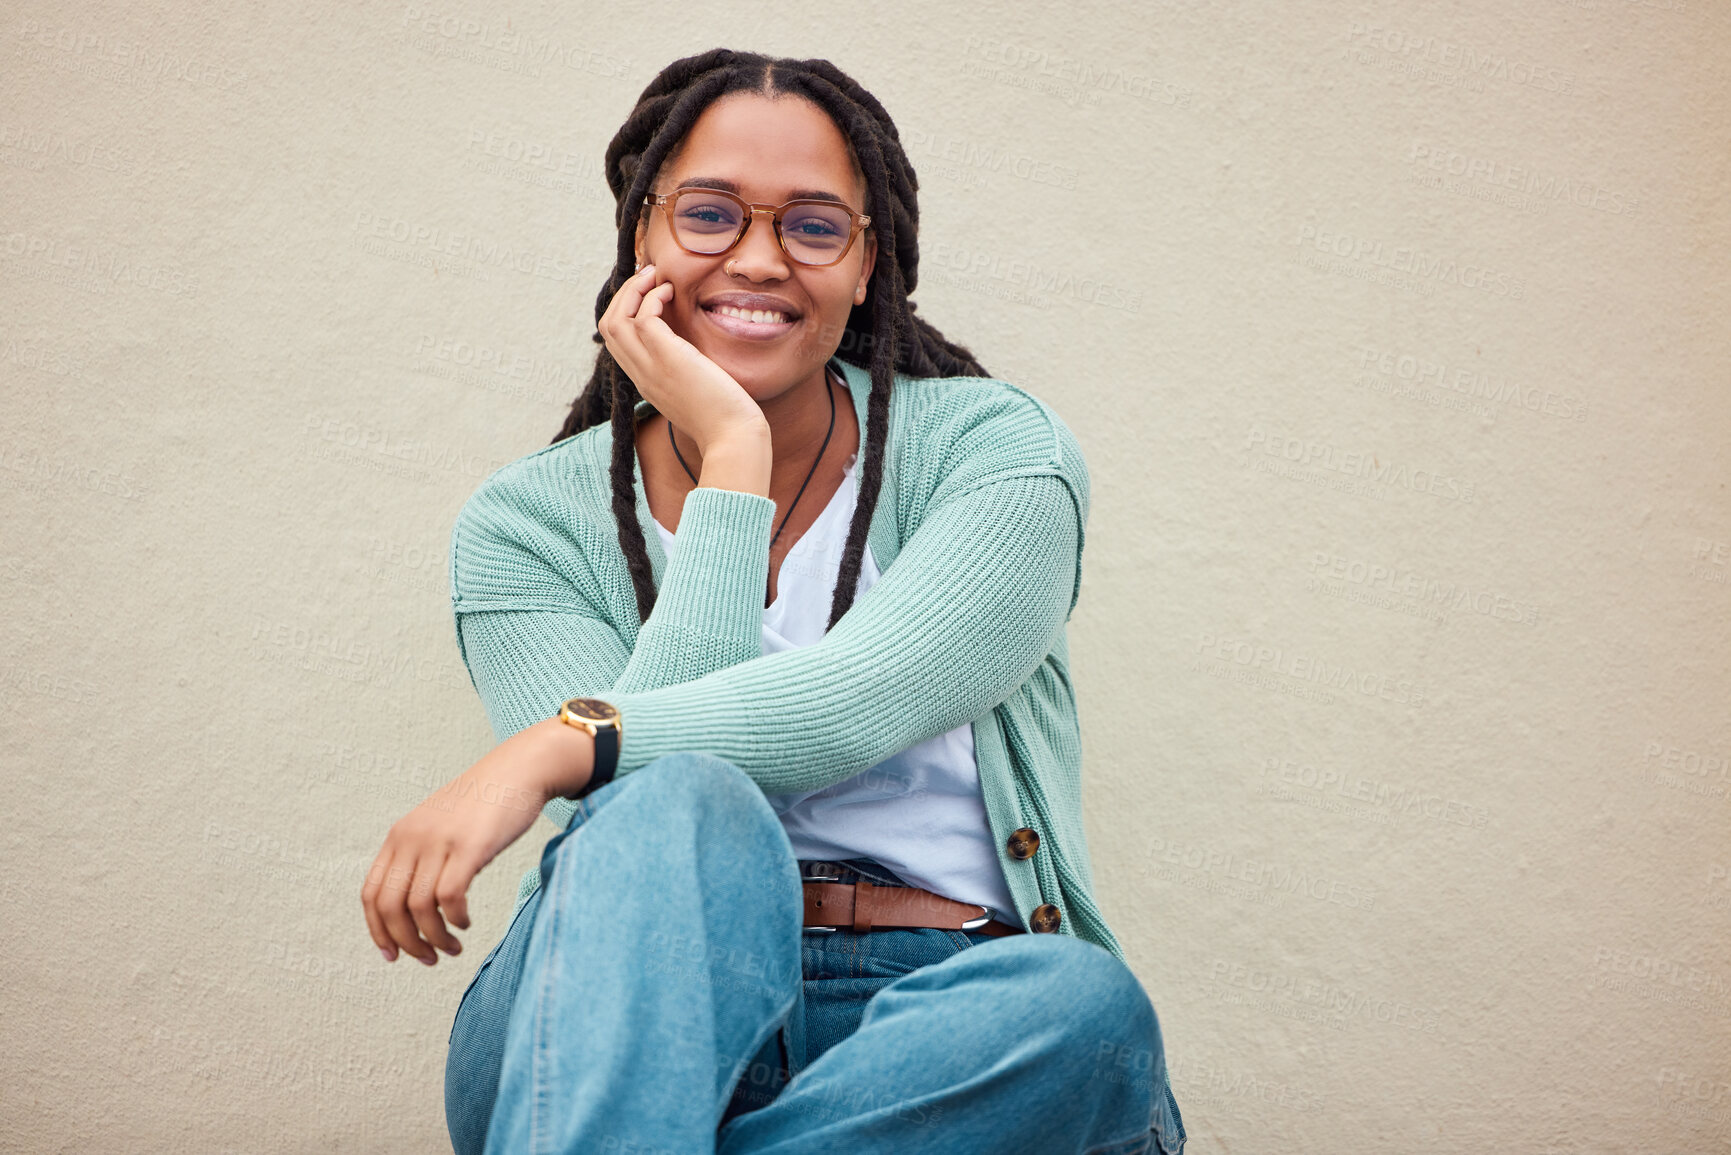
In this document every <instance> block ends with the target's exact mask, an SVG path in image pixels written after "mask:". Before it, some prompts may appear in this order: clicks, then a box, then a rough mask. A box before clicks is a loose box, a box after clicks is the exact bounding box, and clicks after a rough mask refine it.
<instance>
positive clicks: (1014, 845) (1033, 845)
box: [1004, 826, 1040, 858]
mask: <svg viewBox="0 0 1731 1155" xmlns="http://www.w3.org/2000/svg"><path fill="white" fill-rule="evenodd" d="M1004 845H1005V848H1006V849H1008V850H1009V852H1010V857H1011V858H1032V857H1034V851H1036V850H1038V849H1040V835H1039V832H1038V831H1036V830H1035V829H1034V828H1033V827H1031V826H1023V827H1019V828H1018V829H1015V830H1012V831H1010V840H1009V841H1008V842H1006V843H1005V844H1004Z"/></svg>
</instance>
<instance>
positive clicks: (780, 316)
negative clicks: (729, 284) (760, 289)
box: [714, 305, 787, 325]
mask: <svg viewBox="0 0 1731 1155" xmlns="http://www.w3.org/2000/svg"><path fill="white" fill-rule="evenodd" d="M714 311H715V312H717V313H720V314H721V315H722V316H724V317H738V318H739V319H740V320H742V321H752V322H754V323H756V324H759V325H784V324H786V323H787V314H786V313H772V312H770V311H769V310H768V309H736V308H734V307H733V306H732V305H717V306H715V310H714Z"/></svg>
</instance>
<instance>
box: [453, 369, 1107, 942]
mask: <svg viewBox="0 0 1731 1155" xmlns="http://www.w3.org/2000/svg"><path fill="white" fill-rule="evenodd" d="M831 363H832V364H833V365H834V366H835V367H836V369H837V370H838V371H839V372H841V373H843V374H844V375H845V376H846V378H847V381H848V385H849V388H850V390H851V391H852V394H853V397H854V406H855V408H856V410H857V412H858V416H859V427H860V429H861V431H862V434H863V431H864V429H865V427H866V398H867V396H868V394H869V391H870V389H871V376H870V374H869V373H867V372H866V371H865V370H863V369H861V368H859V367H857V366H855V365H851V364H848V363H847V362H845V361H842V360H840V359H839V358H838V359H835V360H833V361H832V362H831ZM647 409H648V406H647V403H644V404H641V405H640V406H639V412H640V413H641V412H645V411H647ZM611 445H612V429H611V426H610V425H609V424H601V425H596V426H592V427H591V428H589V429H586V430H584V431H583V432H581V433H579V434H577V435H576V436H574V437H569V438H566V439H565V440H563V441H559V442H556V443H554V444H552V445H549V446H547V447H546V448H544V449H540V450H537V451H536V452H534V453H530V454H528V455H527V456H525V457H522V458H519V459H518V460H516V461H514V462H512V463H510V464H509V465H506V466H504V467H502V468H500V469H499V470H497V471H495V472H494V473H493V474H491V475H490V476H489V477H488V478H487V479H486V480H485V481H483V482H482V483H481V485H480V487H479V488H478V489H477V490H476V491H475V493H474V494H473V495H472V496H471V497H470V498H469V500H468V502H467V503H466V504H465V505H464V506H463V509H462V511H461V512H460V513H459V514H458V516H457V521H456V525H455V527H454V528H453V530H452V533H451V554H450V577H451V608H452V610H453V612H454V614H455V616H456V622H457V643H458V647H459V649H460V650H461V651H462V656H463V662H464V664H465V665H466V666H467V668H468V671H469V676H470V680H471V681H472V682H473V684H474V686H475V690H476V692H477V693H478V694H479V695H480V696H481V701H482V703H483V705H484V706H485V708H486V711H487V717H488V720H489V721H490V722H491V723H492V726H493V730H494V732H495V733H496V734H497V735H498V737H499V739H500V740H501V741H503V740H504V739H505V738H507V737H509V736H510V735H512V734H514V733H516V732H517V731H518V730H520V729H522V728H523V727H525V726H528V725H530V724H532V723H534V722H538V721H540V720H542V719H543V718H548V717H551V716H552V715H553V714H554V713H555V712H556V711H557V709H558V707H559V703H560V702H562V701H564V700H565V699H566V698H569V697H573V696H576V695H586V696H593V697H599V698H605V699H606V700H607V701H609V702H611V703H613V704H614V705H615V706H617V707H618V708H619V711H620V713H621V715H622V726H623V735H622V738H623V740H622V742H621V744H620V754H619V766H618V770H617V771H616V774H617V776H618V777H621V778H623V777H624V776H625V775H628V774H630V773H631V772H632V771H634V770H638V769H640V768H642V767H643V766H644V765H646V764H648V763H649V762H651V761H653V760H654V759H656V758H659V757H661V756H663V755H666V754H673V753H676V752H680V751H688V750H692V751H703V752H706V753H709V754H713V755H717V756H719V757H722V758H725V759H727V760H728V761H730V762H732V763H733V764H735V765H736V766H738V767H739V768H740V769H741V770H743V771H744V772H745V773H746V774H747V775H748V776H749V777H750V778H751V779H752V780H753V781H755V782H756V783H757V784H758V785H759V786H761V787H762V788H763V790H764V791H765V792H766V793H783V792H791V791H805V790H817V789H821V788H823V787H825V786H828V785H831V784H832V783H835V782H839V781H841V780H842V779H845V778H849V777H851V776H853V775H855V774H858V773H859V772H860V771H862V770H865V769H866V768H868V767H870V766H873V765H876V764H877V763H879V762H881V761H883V760H884V759H885V758H888V757H890V756H892V755H894V754H896V753H898V752H899V751H901V750H904V749H906V748H907V747H909V746H911V745H913V744H914V743H916V742H921V741H924V740H925V739H927V738H930V737H932V736H934V735H937V734H942V733H944V732H946V731H948V730H951V729H954V728H955V727H956V726H959V725H962V724H963V723H972V724H973V735H974V751H975V756H976V758H977V759H978V762H979V771H980V788H981V793H982V794H983V796H984V801H985V808H986V816H987V820H988V822H989V823H990V826H991V830H992V836H993V838H994V839H995V840H996V843H997V846H998V858H999V861H1000V862H1001V863H1002V865H1003V871H1004V878H1005V880H1006V881H1007V882H1008V884H1009V890H1010V895H1011V897H1012V898H1013V899H1014V900H1015V904H1016V911H1017V913H1018V914H1020V915H1021V916H1022V920H1023V923H1024V925H1025V924H1026V923H1027V920H1028V917H1029V913H1030V912H1031V911H1032V910H1033V909H1034V908H1035V907H1036V906H1039V905H1041V904H1042V903H1051V904H1053V905H1055V906H1056V907H1057V908H1058V911H1059V913H1060V915H1061V916H1062V917H1061V919H1060V922H1059V926H1058V932H1059V933H1063V934H1072V935H1076V936H1078V937H1080V938H1085V939H1088V940H1089V941H1091V942H1095V943H1098V944H1099V945H1101V946H1103V947H1105V948H1107V949H1108V950H1110V951H1111V952H1112V953H1113V954H1114V955H1116V956H1117V957H1118V958H1119V959H1123V957H1124V955H1123V951H1122V949H1121V947H1120V946H1119V944H1118V941H1117V939H1116V938H1115V937H1114V936H1113V934H1112V932H1111V930H1109V929H1108V928H1107V926H1106V921H1105V919H1104V917H1103V916H1102V915H1101V913H1100V910H1099V907H1098V906H1097V905H1096V904H1095V901H1094V894H1093V875H1092V870H1091V867H1090V863H1089V856H1088V844H1087V837H1086V834H1085V833H1084V830H1083V823H1082V776H1081V769H1082V745H1081V734H1080V730H1079V726H1078V723H1077V718H1076V702H1075V695H1074V691H1073V690H1072V687H1071V684H1070V671H1069V655H1068V646H1067V642H1066V638H1065V632H1064V627H1065V624H1066V623H1067V622H1068V621H1069V618H1070V612H1071V610H1072V609H1074V607H1075V604H1076V598H1077V594H1078V593H1079V591H1080V585H1081V555H1082V541H1083V530H1084V526H1085V525H1086V522H1087V515H1088V473H1087V467H1086V466H1085V465H1084V463H1083V461H1082V453H1081V449H1080V446H1079V445H1078V444H1077V442H1076V439H1075V437H1074V435H1073V434H1072V433H1071V432H1070V430H1069V429H1068V427H1066V426H1065V425H1064V423H1063V422H1062V421H1061V420H1060V419H1059V418H1058V416H1057V415H1056V414H1055V413H1053V412H1052V410H1051V409H1050V408H1048V407H1047V406H1046V405H1045V404H1044V403H1042V402H1041V401H1039V400H1038V399H1037V398H1035V397H1033V396H1031V395H1030V394H1028V393H1025V392H1023V391H1022V390H1020V389H1018V388H1016V387H1015V386H1013V385H1010V384H1008V383H1006V382H1003V381H998V380H993V379H989V378H975V377H949V378H919V377H902V376H897V377H896V378H895V386H894V392H893V393H892V394H891V396H890V420H889V440H888V442H887V449H886V453H885V456H884V480H883V489H882V492H881V495H880V497H879V500H878V504H877V508H876V510H875V513H874V516H873V518H872V522H871V526H870V529H869V533H868V537H867V541H868V543H869V544H870V547H871V551H872V556H873V558H874V559H876V561H877V564H878V567H879V569H880V570H881V571H882V574H883V576H882V577H881V578H879V579H878V582H877V584H876V585H874V586H873V587H872V588H871V589H870V590H868V591H867V592H866V593H865V595H864V596H863V597H861V598H860V599H859V600H858V601H857V602H856V603H855V604H854V606H853V607H852V608H851V609H850V610H849V611H848V612H847V613H846V614H845V615H844V616H843V617H842V619H841V621H839V622H837V623H836V626H835V628H834V629H832V630H830V632H829V633H828V634H826V635H825V636H824V638H823V639H822V640H821V641H819V642H818V643H816V644H815V645H811V646H806V647H803V648H800V649H797V650H792V651H788V652H784V653H776V654H767V655H766V654H764V653H763V646H762V636H763V635H762V624H763V591H764V587H765V585H766V584H767V582H768V574H769V541H770V534H771V530H772V520H773V517H774V514H775V504H774V502H772V501H770V500H769V499H768V498H766V497H760V496H758V495H757V494H751V493H741V492H738V491H735V490H726V489H713V488H710V489H696V490H694V491H692V492H691V493H690V494H689V495H688V496H687V497H686V499H685V505H684V508H683V509H682V511H681V513H680V517H679V549H678V550H676V551H675V556H674V560H673V561H672V562H671V563H669V562H668V560H667V558H666V555H665V554H664V552H663V551H662V548H661V540H660V537H659V535H658V534H656V533H654V532H645V534H644V541H645V544H646V546H647V548H648V554H649V561H650V566H651V569H652V572H653V574H654V579H655V587H656V590H657V594H656V603H655V609H654V612H652V613H651V614H650V616H649V620H648V621H647V622H643V623H639V621H638V616H637V601H636V597H635V595H634V593H633V592H632V585H631V577H630V573H629V571H628V570H627V568H626V564H625V557H624V555H623V554H622V553H621V552H620V549H619V543H618V538H617V537H616V536H615V535H616V523H615V521H614V517H613V513H612V491H611V488H610V486H609V484H608V463H609V459H610V453H611ZM643 493H644V490H643V473H642V468H641V465H639V467H638V470H637V519H638V522H639V523H640V524H641V525H643V526H644V527H645V529H646V531H648V530H650V529H651V528H652V526H653V520H652V518H651V515H650V512H649V506H648V503H647V502H646V501H645V499H644V496H643ZM576 806H577V804H576V803H574V802H571V801H568V800H566V799H562V798H556V799H554V800H552V801H550V802H548V803H547V805H546V807H545V808H544V809H543V811H542V813H544V814H545V815H546V816H547V817H548V818H549V819H551V820H552V821H553V822H554V823H556V824H557V825H559V826H560V827H561V828H563V827H564V826H565V825H566V824H567V823H568V822H569V820H570V818H571V815H572V814H573V813H574V811H575V808H576ZM1021 827H1031V828H1032V829H1033V830H1034V831H1035V832H1036V833H1037V834H1038V835H1039V839H1040V841H1039V847H1038V849H1037V850H1036V851H1035V852H1034V854H1033V855H1032V856H1031V857H1028V858H1025V859H1018V858H1013V857H1011V856H1010V854H1009V853H1008V851H1007V849H1006V844H1007V842H1008V841H1009V838H1010V834H1011V832H1012V831H1014V830H1017V829H1018V828H1021ZM540 882H541V879H540V870H539V866H538V865H537V866H536V867H535V868H532V869H531V870H530V871H529V872H528V873H527V874H525V875H524V876H523V879H522V883H521V885H520V886H519V888H518V896H517V908H516V909H517V910H520V909H522V906H523V903H525V902H527V901H528V899H529V897H530V896H531V895H532V894H533V893H534V892H535V889H536V888H537V887H538V886H539V885H540ZM513 916H515V911H513Z"/></svg>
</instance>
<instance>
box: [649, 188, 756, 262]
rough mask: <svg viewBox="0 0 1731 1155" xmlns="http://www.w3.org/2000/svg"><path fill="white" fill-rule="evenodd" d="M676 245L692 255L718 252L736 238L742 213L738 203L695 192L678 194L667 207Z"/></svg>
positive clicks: (707, 192)
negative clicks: (679, 245)
mask: <svg viewBox="0 0 1731 1155" xmlns="http://www.w3.org/2000/svg"><path fill="white" fill-rule="evenodd" d="M667 207H668V208H669V210H671V211H670V212H669V214H668V215H669V217H670V219H671V220H672V221H673V231H674V234H675V235H676V236H677V237H678V240H679V243H680V244H682V245H684V246H685V247H686V248H688V249H690V250H691V251H692V252H694V253H719V252H721V250H723V249H725V248H727V247H728V246H729V245H731V244H732V243H733V238H734V237H736V236H738V235H739V222H740V219H741V218H742V217H744V215H745V213H744V211H743V210H742V209H741V208H740V207H739V202H738V201H734V200H729V199H728V198H727V197H726V196H724V195H722V194H720V193H714V192H709V191H707V190H705V189H696V190H693V191H689V192H680V193H678V194H676V195H675V196H674V198H673V203H672V204H670V205H668V206H667Z"/></svg>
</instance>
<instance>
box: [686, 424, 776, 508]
mask: <svg viewBox="0 0 1731 1155" xmlns="http://www.w3.org/2000/svg"><path fill="white" fill-rule="evenodd" d="M774 457H775V454H774V449H773V446H772V445H771V442H770V437H769V427H768V426H767V425H765V426H764V427H763V429H762V430H761V432H759V431H756V430H746V431H744V432H741V433H736V434H731V435H729V436H727V437H724V438H720V439H717V440H716V441H715V442H714V443H712V444H711V445H710V446H709V447H708V448H706V449H705V450H704V451H703V464H702V466H701V468H700V469H699V472H698V477H697V484H698V485H699V486H702V487H705V488H708V489H732V490H737V491H739V492H740V493H755V494H757V495H758V496H759V497H768V496H769V473H770V466H771V465H772V464H774Z"/></svg>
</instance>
